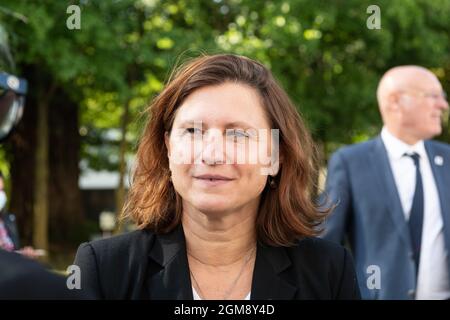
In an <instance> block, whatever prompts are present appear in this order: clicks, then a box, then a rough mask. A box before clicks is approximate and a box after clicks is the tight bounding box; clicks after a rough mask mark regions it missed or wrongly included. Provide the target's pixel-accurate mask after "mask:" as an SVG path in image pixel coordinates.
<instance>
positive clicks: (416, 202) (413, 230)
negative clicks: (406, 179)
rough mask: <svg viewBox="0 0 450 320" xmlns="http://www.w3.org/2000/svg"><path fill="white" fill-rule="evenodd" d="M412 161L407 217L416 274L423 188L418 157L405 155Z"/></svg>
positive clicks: (420, 235) (415, 154) (418, 258)
mask: <svg viewBox="0 0 450 320" xmlns="http://www.w3.org/2000/svg"><path fill="white" fill-rule="evenodd" d="M406 156H408V157H410V158H411V159H413V161H414V165H415V167H416V189H415V191H414V198H413V203H412V207H411V212H410V215H409V222H408V224H409V231H410V234H411V243H412V247H413V254H414V262H415V264H416V272H417V271H418V270H419V261H420V245H421V241H422V225H423V209H424V208H423V186H422V175H421V173H420V156H419V155H418V154H417V153H415V152H414V153H412V154H406Z"/></svg>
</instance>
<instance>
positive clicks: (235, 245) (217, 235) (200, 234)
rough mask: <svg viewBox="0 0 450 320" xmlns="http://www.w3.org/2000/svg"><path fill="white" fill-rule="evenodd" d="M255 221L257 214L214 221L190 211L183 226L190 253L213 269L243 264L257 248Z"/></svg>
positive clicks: (240, 215)
mask: <svg viewBox="0 0 450 320" xmlns="http://www.w3.org/2000/svg"><path fill="white" fill-rule="evenodd" d="M185 208H186V207H185ZM255 219H256V212H255V213H248V212H247V213H246V214H245V213H236V214H229V215H226V216H224V217H214V218H211V217H210V216H209V215H206V214H204V213H202V212H199V211H197V210H192V209H191V210H190V209H188V208H186V209H185V210H184V211H183V216H182V223H183V230H184V234H185V238H186V248H187V252H188V254H189V255H190V256H191V257H192V258H194V259H195V260H197V261H198V262H200V263H201V264H203V265H206V266H211V267H221V266H223V267H226V266H229V265H232V264H235V263H236V262H239V261H241V260H242V259H243V258H244V257H245V256H247V255H248V254H249V252H250V251H251V250H253V249H254V248H255V245H256V231H255Z"/></svg>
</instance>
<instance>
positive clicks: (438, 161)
mask: <svg viewBox="0 0 450 320" xmlns="http://www.w3.org/2000/svg"><path fill="white" fill-rule="evenodd" d="M434 163H435V164H436V165H437V166H442V165H443V164H444V158H442V157H441V156H435V157H434Z"/></svg>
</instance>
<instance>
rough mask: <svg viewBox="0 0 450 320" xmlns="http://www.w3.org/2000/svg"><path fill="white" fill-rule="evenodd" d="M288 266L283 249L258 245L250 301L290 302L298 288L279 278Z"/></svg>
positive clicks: (289, 263)
mask: <svg viewBox="0 0 450 320" xmlns="http://www.w3.org/2000/svg"><path fill="white" fill-rule="evenodd" d="M290 265H291V260H290V259H289V257H288V255H287V254H286V250H285V249H284V248H274V247H270V246H264V245H261V244H258V248H257V252H256V261H255V269H254V271H253V281H252V291H251V300H265V299H268V300H292V299H293V298H294V297H295V294H296V292H297V290H298V288H297V287H295V286H293V285H291V284H290V283H288V282H287V281H285V280H284V279H282V278H281V277H280V274H281V273H282V272H283V271H284V270H286V269H287V268H288V267H289V266H290Z"/></svg>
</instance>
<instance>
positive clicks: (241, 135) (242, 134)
mask: <svg viewBox="0 0 450 320" xmlns="http://www.w3.org/2000/svg"><path fill="white" fill-rule="evenodd" d="M227 135H228V136H232V137H235V138H248V137H249V134H248V133H247V132H245V131H243V130H228V131H227Z"/></svg>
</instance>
